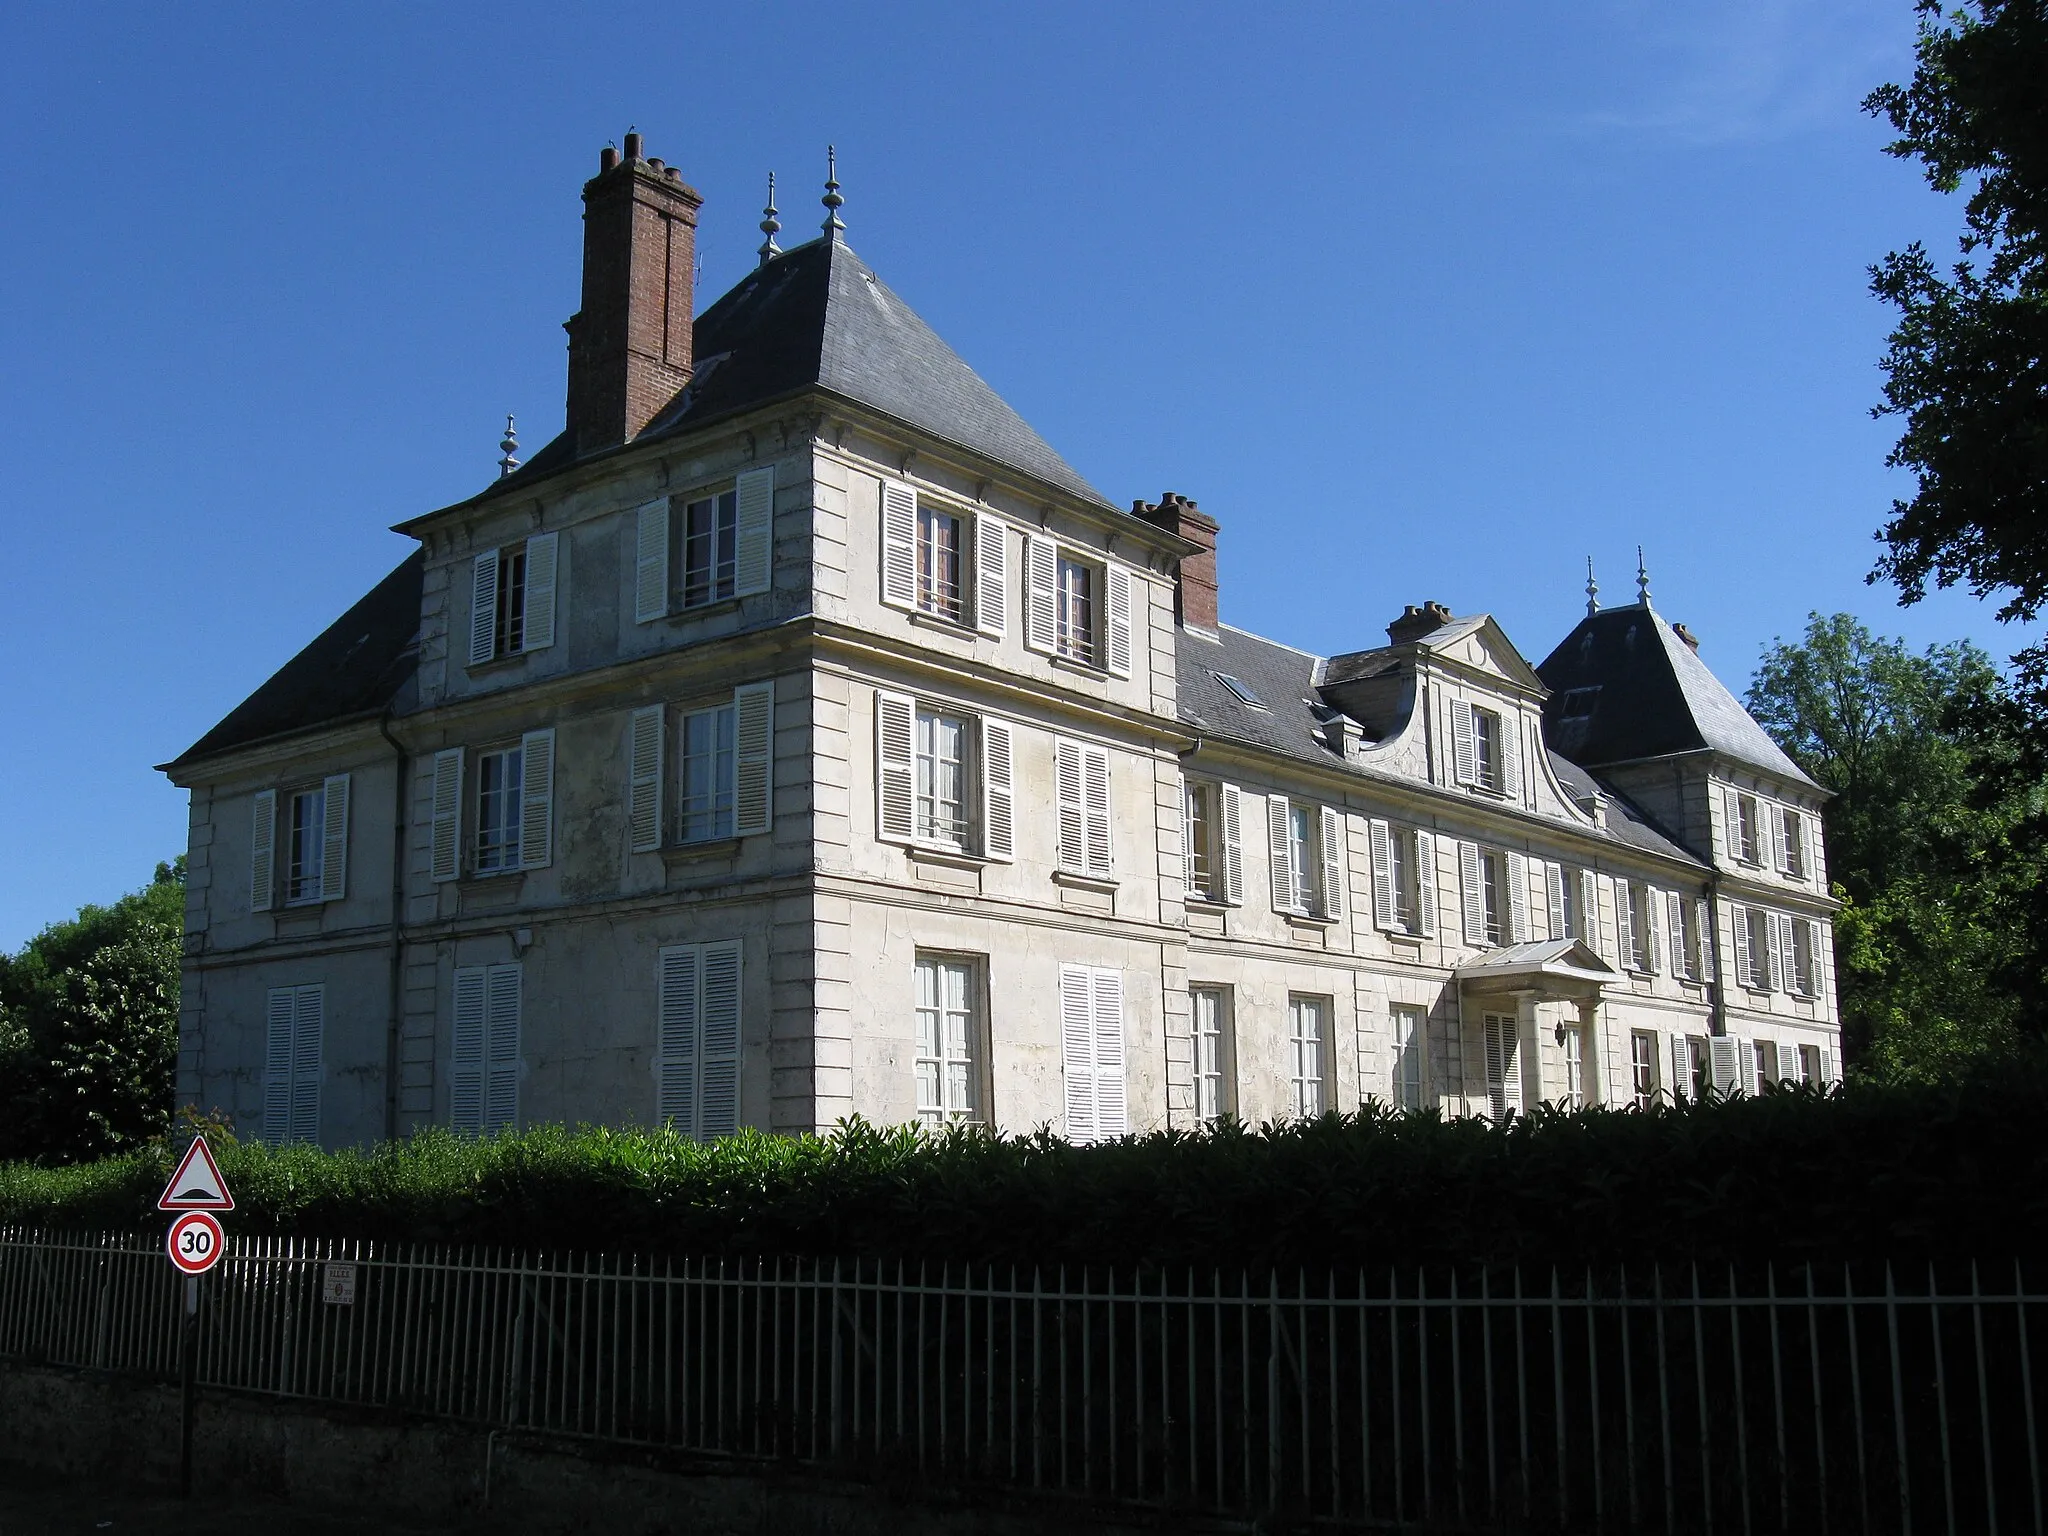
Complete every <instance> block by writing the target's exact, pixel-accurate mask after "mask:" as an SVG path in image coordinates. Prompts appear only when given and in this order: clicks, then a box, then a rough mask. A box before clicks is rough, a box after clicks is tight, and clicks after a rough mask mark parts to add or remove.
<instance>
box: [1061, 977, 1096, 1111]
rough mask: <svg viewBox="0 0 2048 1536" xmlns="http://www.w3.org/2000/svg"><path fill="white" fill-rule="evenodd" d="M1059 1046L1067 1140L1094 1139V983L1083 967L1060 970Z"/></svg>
mask: <svg viewBox="0 0 2048 1536" xmlns="http://www.w3.org/2000/svg"><path fill="white" fill-rule="evenodd" d="M1060 1044H1061V1048H1062V1053H1063V1056H1064V1058H1065V1059H1064V1066H1065V1085H1066V1100H1067V1103H1066V1108H1067V1140H1069V1141H1071V1142H1075V1143H1077V1144H1080V1145H1086V1144H1087V1143H1089V1142H1092V1141H1093V1140H1095V980H1094V974H1093V972H1091V971H1090V970H1089V969H1088V967H1086V966H1084V965H1063V966H1061V967H1060Z"/></svg>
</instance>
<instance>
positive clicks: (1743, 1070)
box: [1735, 1040, 1756, 1098]
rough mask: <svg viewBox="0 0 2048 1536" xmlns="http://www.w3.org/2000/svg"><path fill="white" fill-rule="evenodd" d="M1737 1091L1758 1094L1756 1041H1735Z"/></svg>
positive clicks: (1752, 1095) (1752, 1094) (1753, 1095)
mask: <svg viewBox="0 0 2048 1536" xmlns="http://www.w3.org/2000/svg"><path fill="white" fill-rule="evenodd" d="M1735 1091H1736V1092H1737V1093H1746V1094H1748V1095H1750V1096H1751V1097H1752V1098H1754V1097H1755V1096H1756V1042H1755V1041H1754V1040H1738V1041H1736V1042H1735Z"/></svg>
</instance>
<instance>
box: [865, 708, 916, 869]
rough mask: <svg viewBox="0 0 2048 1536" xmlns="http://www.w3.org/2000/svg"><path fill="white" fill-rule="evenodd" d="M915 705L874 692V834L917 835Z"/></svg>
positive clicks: (901, 839)
mask: <svg viewBox="0 0 2048 1536" xmlns="http://www.w3.org/2000/svg"><path fill="white" fill-rule="evenodd" d="M916 745H917V705H916V703H915V702H914V701H913V700H911V699H910V698H909V697H908V696H906V695H904V694H900V693H883V692H881V691H879V690H877V691H876V693H875V835H876V836H877V837H880V838H883V839H885V840H887V841H890V842H898V843H907V842H909V841H910V840H911V839H912V838H913V837H915V836H916V835H917V769H916V765H915V763H914V761H913V757H914V755H915V752H916Z"/></svg>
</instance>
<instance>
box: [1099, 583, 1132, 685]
mask: <svg viewBox="0 0 2048 1536" xmlns="http://www.w3.org/2000/svg"><path fill="white" fill-rule="evenodd" d="M1106 569H1107V571H1108V583H1107V584H1108V587H1109V605H1108V607H1109V623H1108V627H1107V631H1106V637H1107V639H1108V645H1107V646H1106V647H1105V649H1106V650H1107V651H1108V653H1109V656H1108V661H1109V672H1110V675H1111V676H1112V677H1129V676H1130V675H1131V573H1130V572H1129V571H1127V570H1125V569H1124V568H1123V567H1122V566H1120V565H1112V566H1109V567H1107V568H1106Z"/></svg>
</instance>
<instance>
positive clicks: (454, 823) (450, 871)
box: [428, 747, 462, 880]
mask: <svg viewBox="0 0 2048 1536" xmlns="http://www.w3.org/2000/svg"><path fill="white" fill-rule="evenodd" d="M432 807H433V809H432V816H431V819H430V828H429V831H430V837H429V844H430V852H429V855H428V857H429V860H430V863H431V872H432V874H433V877H434V878H435V879H436V880H453V879H455V878H457V877H458V876H459V875H461V873H462V748H460V747H450V748H448V749H447V750H446V751H443V752H436V753H435V754H434V793H433V802H432Z"/></svg>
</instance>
